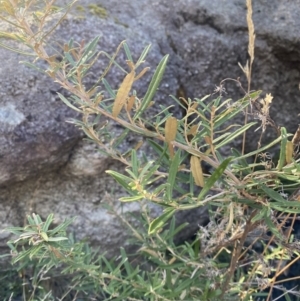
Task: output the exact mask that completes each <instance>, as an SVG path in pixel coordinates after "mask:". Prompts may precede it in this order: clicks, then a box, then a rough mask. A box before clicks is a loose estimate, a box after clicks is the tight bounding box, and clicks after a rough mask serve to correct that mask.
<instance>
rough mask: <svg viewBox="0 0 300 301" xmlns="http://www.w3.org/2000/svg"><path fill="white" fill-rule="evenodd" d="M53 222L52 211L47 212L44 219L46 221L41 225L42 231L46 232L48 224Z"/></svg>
mask: <svg viewBox="0 0 300 301" xmlns="http://www.w3.org/2000/svg"><path fill="white" fill-rule="evenodd" d="M52 222H53V213H51V214H49V215H48V216H47V219H46V221H45V223H44V225H43V231H44V232H47V231H48V229H49V226H50V224H51V223H52Z"/></svg>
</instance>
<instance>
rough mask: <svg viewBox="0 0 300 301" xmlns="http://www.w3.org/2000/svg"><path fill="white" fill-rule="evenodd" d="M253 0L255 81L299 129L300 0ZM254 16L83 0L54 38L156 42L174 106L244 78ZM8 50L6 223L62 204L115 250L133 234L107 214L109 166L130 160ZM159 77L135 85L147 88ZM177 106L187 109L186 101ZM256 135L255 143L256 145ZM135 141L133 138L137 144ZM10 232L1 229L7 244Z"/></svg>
mask: <svg viewBox="0 0 300 301" xmlns="http://www.w3.org/2000/svg"><path fill="white" fill-rule="evenodd" d="M254 2H255V3H254V8H253V14H254V16H253V17H254V23H255V28H256V37H257V40H256V49H255V54H256V58H255V62H254V69H253V77H252V78H253V82H252V89H262V90H264V91H265V92H266V93H272V94H273V95H274V105H273V107H272V110H271V115H272V117H273V119H275V120H276V122H277V123H278V124H284V125H285V126H287V128H288V130H289V131H290V132H293V131H295V129H296V128H297V127H298V123H299V121H298V118H299V117H298V116H297V114H298V113H300V110H299V101H298V98H299V89H298V84H299V73H300V69H299V68H300V55H299V52H300V50H299V49H300V47H299V44H300V40H299V39H300V38H299V35H298V28H299V26H300V24H299V23H300V18H299V16H300V8H299V7H300V6H299V4H300V1H299V0H294V1H289V5H288V6H287V5H285V4H283V3H282V1H279V0H276V1H272V3H267V2H266V1H263V0H260V1H254ZM245 14H246V6H245V1H243V0H236V1H225V0H224V1H223V0H210V1H204V0H203V1H201V0H185V1H183V0H180V1H173V2H172V1H168V0H162V1H150V2H149V1H146V0H140V1H132V0H130V1H129V0H127V1H117V0H111V1H102V0H100V1H98V2H97V3H91V2H89V1H81V2H80V3H77V4H75V7H74V10H73V12H72V15H70V16H69V17H68V18H66V20H65V21H64V22H63V23H62V24H61V25H60V27H59V28H58V29H57V31H56V32H55V34H54V37H53V41H56V42H59V43H63V41H66V40H68V39H69V38H70V37H73V38H74V40H76V41H81V40H83V39H84V40H86V41H89V40H91V39H92V38H94V37H95V36H97V35H100V36H101V39H100V43H99V49H102V50H105V51H107V52H108V53H113V52H114V50H115V49H116V47H117V46H118V45H119V43H120V42H121V41H122V40H124V39H126V40H127V41H128V44H129V46H130V48H131V50H132V51H133V53H134V56H135V57H137V56H138V55H139V53H140V52H141V51H142V49H143V48H144V47H145V46H146V45H148V44H149V43H151V44H152V50H151V52H150V54H149V56H148V58H147V62H146V64H147V65H148V66H152V67H155V66H156V65H157V64H158V62H159V60H160V59H161V58H162V57H163V55H165V54H167V53H169V54H170V61H169V65H168V68H167V70H166V73H165V76H164V80H163V82H162V85H161V87H160V89H159V93H158V95H157V96H156V98H155V100H156V103H158V104H159V103H163V104H164V105H166V104H171V103H172V100H171V99H170V98H169V97H168V95H169V94H173V95H176V94H177V93H178V91H179V89H180V91H181V92H182V91H184V93H185V94H186V96H188V97H191V98H193V97H202V96H204V95H206V94H208V93H212V92H213V90H214V88H215V85H218V84H219V83H220V81H221V80H222V79H224V78H237V77H243V74H242V71H241V70H240V68H239V67H238V62H240V63H241V64H242V65H244V64H245V62H246V59H247V47H248V46H247V25H246V18H245ZM0 57H1V62H2V63H1V69H0V76H1V78H2V84H1V87H0V95H1V99H0V124H1V127H0V131H1V135H0V191H1V193H0V221H1V228H3V227H6V226H8V225H12V224H13V225H21V224H23V222H24V219H25V215H26V213H29V212H36V213H39V214H41V215H42V216H43V217H45V216H46V215H47V214H49V213H51V212H53V213H54V214H55V216H56V218H57V222H59V221H61V220H63V219H64V218H66V217H70V216H74V215H76V216H78V218H77V220H76V222H75V223H74V225H73V229H74V231H75V232H76V235H77V236H78V238H85V237H89V238H90V239H91V241H92V242H93V244H94V245H101V246H102V247H103V249H104V250H108V251H110V252H111V254H112V253H113V251H114V250H117V247H118V246H120V245H122V244H123V243H124V240H125V238H126V235H125V233H124V227H123V226H121V225H120V223H119V222H118V219H116V218H114V217H113V216H111V215H108V214H107V212H106V211H105V209H103V207H102V206H101V204H102V203H105V202H108V200H110V201H111V202H113V203H114V204H118V202H117V198H118V197H119V196H120V195H122V191H121V190H120V188H119V187H118V186H117V185H115V184H114V182H113V181H112V179H111V178H110V177H108V176H107V175H106V174H105V173H104V170H106V169H107V168H114V169H118V170H121V169H122V166H121V165H120V164H119V163H116V162H112V160H110V159H108V158H105V157H103V156H102V155H100V153H98V152H97V150H96V147H95V146H93V145H90V144H88V143H87V142H86V141H82V137H83V135H82V133H80V132H79V131H78V130H77V129H76V128H75V127H74V126H73V125H71V124H68V123H66V122H65V121H66V119H68V118H70V117H76V115H75V114H74V112H72V111H71V110H70V109H69V108H67V107H66V106H65V105H64V104H63V103H61V101H60V100H59V98H58V97H57V95H56V92H58V91H59V92H61V93H62V90H61V89H60V88H59V87H58V86H57V85H55V84H53V83H52V82H51V79H49V78H47V77H45V76H43V75H41V74H38V73H37V72H36V71H34V70H31V69H28V68H26V67H24V66H22V65H20V64H19V63H18V62H19V61H20V60H24V57H22V56H21V55H19V54H13V53H10V52H8V51H7V50H3V49H0ZM122 58H124V55H121V56H120V60H122ZM106 63H107V61H105V59H104V60H103V61H101V62H100V65H99V69H98V71H96V70H95V73H93V74H90V75H89V76H90V80H91V82H94V81H96V80H97V78H98V76H99V73H100V71H101V68H104V66H105V64H106ZM153 69H154V68H152V72H153ZM150 75H151V74H150V73H149V75H148V76H147V77H145V81H140V82H137V84H136V85H135V89H137V90H138V91H140V93H141V94H143V93H144V92H145V90H146V88H147V85H146V81H147V80H149V78H150ZM120 76H121V73H120V72H119V71H118V70H116V69H114V70H113V72H111V73H110V75H109V78H108V80H109V82H110V83H111V84H112V86H114V87H115V88H117V86H118V84H119V81H120ZM242 82H243V83H245V81H244V80H243V79H242ZM226 89H227V93H228V94H227V95H228V97H232V98H234V99H236V98H237V97H239V96H241V95H242V93H241V91H240V90H239V89H238V88H237V86H236V85H235V84H233V83H232V82H227V83H226ZM157 108H158V107H154V108H153V109H152V110H153V111H152V112H151V111H150V113H149V114H154V113H155V112H156V111H157ZM175 112H176V113H178V114H179V109H178V110H177V111H175ZM113 130H115V131H116V132H118V131H119V130H120V129H119V128H118V127H115V128H114V129H113ZM256 135H257V134H256ZM252 138H253V137H252ZM252 138H250V139H249V143H248V147H249V148H253V147H256V142H255V141H256V140H255V139H252ZM135 139H136V138H134V137H132V138H131V140H130V141H127V143H128V145H132V144H134V143H135V142H136V141H135ZM108 194H111V195H110V196H108ZM118 210H119V211H120V212H121V209H120V208H119V209H118ZM122 210H124V211H125V212H128V211H129V212H134V213H137V212H139V210H140V209H139V206H138V204H130V205H126V206H125V207H124V208H123V209H122ZM187 215H188V216H189V217H191V215H189V214H187ZM185 219H186V216H185V217H183V218H182V220H185ZM205 219H206V215H205V214H203V212H202V211H201V210H200V212H194V215H193V220H194V222H193V223H192V225H193V226H192V228H191V229H190V230H189V233H193V232H194V231H195V230H196V229H197V225H198V224H200V223H202V222H203V221H204V220H205ZM6 239H7V237H6V234H4V233H2V234H1V244H2V246H3V245H4V244H5V241H6Z"/></svg>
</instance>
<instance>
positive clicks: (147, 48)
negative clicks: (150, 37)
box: [135, 44, 151, 67]
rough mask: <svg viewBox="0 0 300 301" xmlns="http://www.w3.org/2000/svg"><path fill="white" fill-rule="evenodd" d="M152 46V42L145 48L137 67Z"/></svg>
mask: <svg viewBox="0 0 300 301" xmlns="http://www.w3.org/2000/svg"><path fill="white" fill-rule="evenodd" d="M150 48H151V44H149V45H148V46H147V47H146V48H145V49H144V50H143V52H142V54H141V55H140V57H139V59H138V61H137V62H136V64H135V65H136V67H138V66H139V65H140V64H141V63H142V62H143V61H144V60H145V58H146V56H147V54H148V52H149V50H150Z"/></svg>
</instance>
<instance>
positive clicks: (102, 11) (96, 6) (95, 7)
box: [88, 4, 107, 19]
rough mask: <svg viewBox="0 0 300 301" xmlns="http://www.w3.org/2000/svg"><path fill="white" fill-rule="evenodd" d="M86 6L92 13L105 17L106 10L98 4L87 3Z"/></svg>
mask: <svg viewBox="0 0 300 301" xmlns="http://www.w3.org/2000/svg"><path fill="white" fill-rule="evenodd" d="M88 8H89V10H90V12H91V13H92V14H93V15H96V16H98V17H100V18H102V19H106V18H107V10H106V9H105V8H104V7H102V6H101V5H99V4H89V5H88Z"/></svg>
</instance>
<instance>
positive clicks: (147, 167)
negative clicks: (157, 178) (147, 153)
mask: <svg viewBox="0 0 300 301" xmlns="http://www.w3.org/2000/svg"><path fill="white" fill-rule="evenodd" d="M153 163H154V161H149V162H148V163H147V164H146V165H145V166H144V167H143V168H142V170H141V171H140V172H139V178H140V179H141V180H143V179H144V177H145V175H146V174H148V173H149V171H150V168H151V167H153ZM154 170H156V168H155V169H154ZM152 174H153V173H152ZM152 174H150V176H151V175H152Z"/></svg>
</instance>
